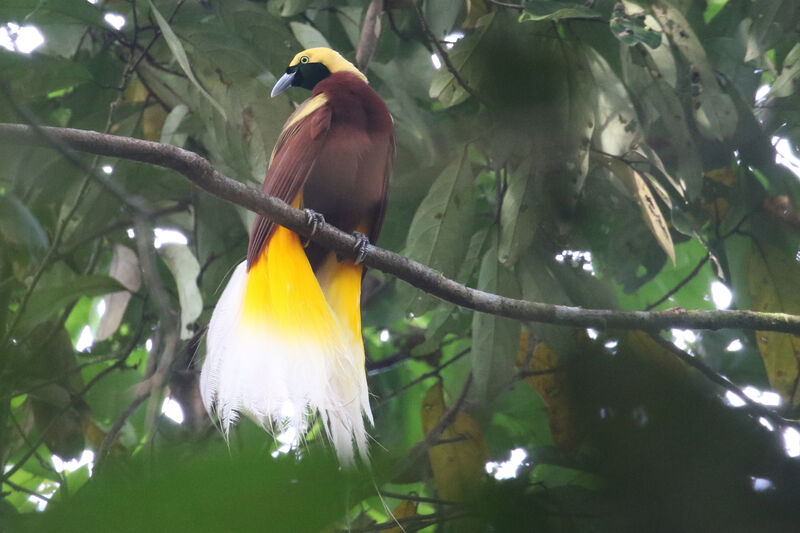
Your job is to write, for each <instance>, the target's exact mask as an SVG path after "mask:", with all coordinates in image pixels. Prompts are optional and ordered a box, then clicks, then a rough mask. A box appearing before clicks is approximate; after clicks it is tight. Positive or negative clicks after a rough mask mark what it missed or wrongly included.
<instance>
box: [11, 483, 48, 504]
mask: <svg viewBox="0 0 800 533" xmlns="http://www.w3.org/2000/svg"><path fill="white" fill-rule="evenodd" d="M3 483H4V484H6V485H8V486H9V487H11V488H12V489H14V490H17V491H19V492H24V493H25V494H29V495H31V496H33V497H34V498H39V499H40V500H43V501H46V502H49V501H50V498H49V497H47V496H45V495H44V494H39V493H38V492H36V491H35V490H31V489H27V488H25V487H23V486H22V485H18V484H16V483H14V482H13V481H11V480H10V479H4V480H3Z"/></svg>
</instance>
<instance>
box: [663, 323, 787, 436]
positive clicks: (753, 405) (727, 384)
mask: <svg viewBox="0 0 800 533" xmlns="http://www.w3.org/2000/svg"><path fill="white" fill-rule="evenodd" d="M652 338H653V339H655V341H656V342H658V344H660V345H661V346H663V347H664V348H666V349H667V350H669V351H670V352H672V353H673V354H675V355H676V356H677V357H678V359H680V360H681V361H683V362H684V363H686V364H687V365H689V366H690V367H692V368H694V369H695V370H697V371H698V372H700V373H701V374H703V376H705V377H706V378H707V379H708V380H709V381H711V382H713V383H716V384H717V385H720V386H721V387H722V388H724V389H727V390H729V391H731V392H732V393H734V394H735V395H736V396H738V397H739V398H741V399H742V401H743V402H744V403H745V404H747V407H748V409H749V410H750V411H751V412H752V413H754V414H756V415H758V416H763V417H764V418H768V419H770V420H772V421H773V422H776V423H777V424H778V425H779V426H786V425H791V426H795V427H797V423H798V421H797V420H791V419H788V418H784V417H782V416H780V415H779V414H777V413H775V412H774V411H772V410H770V409H767V408H766V407H764V406H763V405H761V404H760V403H758V402H756V401H753V400H752V399H750V397H749V396H747V394H745V393H744V391H743V390H742V389H740V388H739V387H738V386H737V385H736V384H735V383H733V382H732V381H731V380H729V379H728V378H726V377H725V376H723V375H722V374H720V373H718V372H715V371H714V370H712V369H711V368H709V367H708V366H706V365H705V364H704V363H703V362H702V361H701V360H700V359H698V358H697V357H694V356H693V355H691V354H689V353H687V352H685V351H683V350H681V349H680V348H678V347H677V346H675V344H673V343H671V342H669V341H667V340H666V339H663V338H662V337H660V336H658V335H652Z"/></svg>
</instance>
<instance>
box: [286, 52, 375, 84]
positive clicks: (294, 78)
mask: <svg viewBox="0 0 800 533" xmlns="http://www.w3.org/2000/svg"><path fill="white" fill-rule="evenodd" d="M336 72H350V73H352V74H355V75H356V76H358V77H359V78H361V80H363V81H364V83H366V82H367V77H366V76H364V74H362V73H361V71H360V70H358V69H357V68H356V67H355V65H353V64H352V63H351V62H349V61H348V60H346V59H345V58H343V57H342V56H341V54H339V52H336V51H335V50H331V49H330V48H309V49H308V50H303V51H302V52H300V53H299V54H297V55H296V56H294V59H292V62H291V63H289V68H287V69H286V74H284V75H283V76H282V77H281V79H279V80H278V83H276V84H275V87H274V88H273V89H272V96H275V95H277V94H280V93H282V92H283V91H285V90H286V89H288V88H289V87H303V88H305V89H308V90H311V89H313V88H314V86H315V85H316V84H317V83H319V82H320V81H321V80H323V79H325V78H327V77H328V76H330V75H331V74H334V73H336Z"/></svg>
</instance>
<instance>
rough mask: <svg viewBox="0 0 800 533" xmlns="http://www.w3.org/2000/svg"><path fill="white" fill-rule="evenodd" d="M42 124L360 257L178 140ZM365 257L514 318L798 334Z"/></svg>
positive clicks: (772, 316)
mask: <svg viewBox="0 0 800 533" xmlns="http://www.w3.org/2000/svg"><path fill="white" fill-rule="evenodd" d="M41 129H42V130H43V131H44V132H46V133H47V134H48V135H49V136H50V137H52V138H56V139H59V140H60V141H61V142H62V143H63V144H64V145H66V146H68V147H69V148H71V149H72V150H77V151H81V152H87V153H92V154H98V155H104V156H109V157H118V158H122V159H130V160H133V161H140V162H142V163H149V164H153V165H158V166H161V167H164V168H169V169H172V170H175V171H177V172H179V173H181V174H183V175H184V176H185V177H186V178H187V179H189V180H190V181H191V182H192V183H194V184H195V185H197V186H198V187H200V188H201V189H203V190H205V191H207V192H209V193H211V194H213V195H215V196H217V197H218V198H221V199H223V200H226V201H228V202H230V203H233V204H236V205H240V206H242V207H246V208H248V209H250V210H252V211H255V212H257V213H260V214H262V215H264V216H267V217H270V218H271V219H273V220H275V222H277V223H278V224H280V225H282V226H285V227H287V228H289V229H291V230H292V231H295V232H297V233H298V234H300V235H303V236H304V237H308V238H310V239H311V240H313V241H314V242H317V243H319V244H320V245H321V246H324V247H325V248H328V249H330V250H333V251H336V252H337V253H339V254H340V255H342V256H343V257H353V256H354V253H353V250H354V247H355V245H356V243H357V240H356V238H355V237H353V236H352V235H349V234H347V233H344V232H343V231H340V230H338V229H336V228H335V227H334V226H331V225H329V224H322V225H321V226H320V227H319V228H318V229H317V232H316V233H315V234H314V236H313V237H310V235H309V234H310V232H311V225H310V224H309V223H308V221H307V217H306V214H305V213H304V212H303V211H300V210H299V209H295V208H293V207H291V206H290V205H288V204H286V203H284V202H282V201H280V200H278V199H277V198H273V197H271V196H269V195H267V194H265V193H263V192H261V191H259V190H257V189H255V188H253V187H249V186H247V185H244V184H243V183H240V182H238V181H236V180H234V179H231V178H229V177H227V176H225V175H223V174H222V173H220V172H218V171H216V170H215V169H214V168H213V167H212V166H211V163H209V162H208V161H207V160H206V159H203V158H202V157H200V156H199V155H197V154H195V153H193V152H190V151H188V150H183V149H181V148H178V147H175V146H170V145H165V144H160V143H155V142H149V141H143V140H140V139H133V138H129V137H119V136H116V135H107V134H102V133H97V132H93V131H84V130H76V129H69V128H52V127H42V128H41ZM0 139H2V140H3V141H4V142H17V143H19V142H23V143H28V144H35V145H42V146H48V145H49V141H48V140H47V139H44V138H42V137H41V136H40V135H39V134H37V132H36V131H35V130H34V129H33V128H32V127H30V126H26V125H22V124H0ZM364 264H365V265H367V266H369V267H372V268H375V269H377V270H380V271H382V272H386V273H387V274H391V275H393V276H394V277H397V278H399V279H401V280H403V281H405V282H407V283H409V284H411V285H413V286H414V287H417V288H418V289H420V290H422V291H425V292H426V293H428V294H432V295H433V296H436V297H438V298H441V299H442V300H446V301H448V302H451V303H454V304H456V305H460V306H462V307H466V308H468V309H473V310H475V311H480V312H483V313H488V314H492V315H497V316H503V317H507V318H512V319H516V320H524V321H530V322H542V323H548V324H558V325H562V326H574V327H584V328H589V327H591V328H598V329H605V328H618V329H644V330H660V329H667V328H681V329H714V330H715V329H722V328H743V329H750V330H763V331H779V332H784V333H794V334H800V316H794V315H788V314H784V313H759V312H755V311H728V310H720V311H697V310H685V309H670V310H666V311H653V312H646V311H616V310H608V309H583V308H580V307H569V306H565V305H551V304H544V303H539V302H530V301H525V300H517V299H514V298H507V297H504V296H498V295H496V294H490V293H487V292H484V291H479V290H476V289H471V288H469V287H466V286H464V285H462V284H460V283H458V282H456V281H454V280H452V279H449V278H446V277H445V276H443V275H442V274H440V273H439V272H436V271H435V270H433V269H431V268H429V267H427V266H425V265H423V264H420V263H418V262H416V261H414V260H412V259H409V258H407V257H404V256H402V255H399V254H396V253H394V252H390V251H388V250H384V249H382V248H378V247H376V246H372V245H369V246H368V248H367V255H366V258H365V260H364Z"/></svg>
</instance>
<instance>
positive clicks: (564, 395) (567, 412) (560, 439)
mask: <svg viewBox="0 0 800 533" xmlns="http://www.w3.org/2000/svg"><path fill="white" fill-rule="evenodd" d="M529 353H530V334H529V333H528V331H527V330H524V329H523V332H522V334H521V335H520V338H519V352H518V353H517V366H518V367H519V368H520V370H522V371H523V372H528V373H530V374H531V375H529V376H528V377H526V378H525V381H526V382H527V383H528V384H529V385H530V386H531V387H533V388H534V390H536V392H538V393H539V396H540V397H541V398H542V400H543V401H544V403H545V405H546V406H547V421H548V423H549V424H550V433H551V434H552V435H553V442H555V444H556V446H558V447H559V449H561V450H562V451H564V452H566V453H573V452H574V451H575V450H576V449H577V448H578V445H579V444H580V439H581V437H580V431H579V427H578V424H577V423H576V420H575V412H574V409H573V407H572V401H571V399H570V393H569V381H568V380H567V375H566V374H565V373H564V372H563V371H561V370H559V365H560V364H561V362H560V360H559V357H558V355H557V354H556V353H555V352H553V351H552V350H551V349H550V348H549V347H548V346H547V345H546V344H545V343H543V342H540V343H539V344H537V345H536V348H535V349H534V350H533V355H532V356H531V357H530V360H529Z"/></svg>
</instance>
